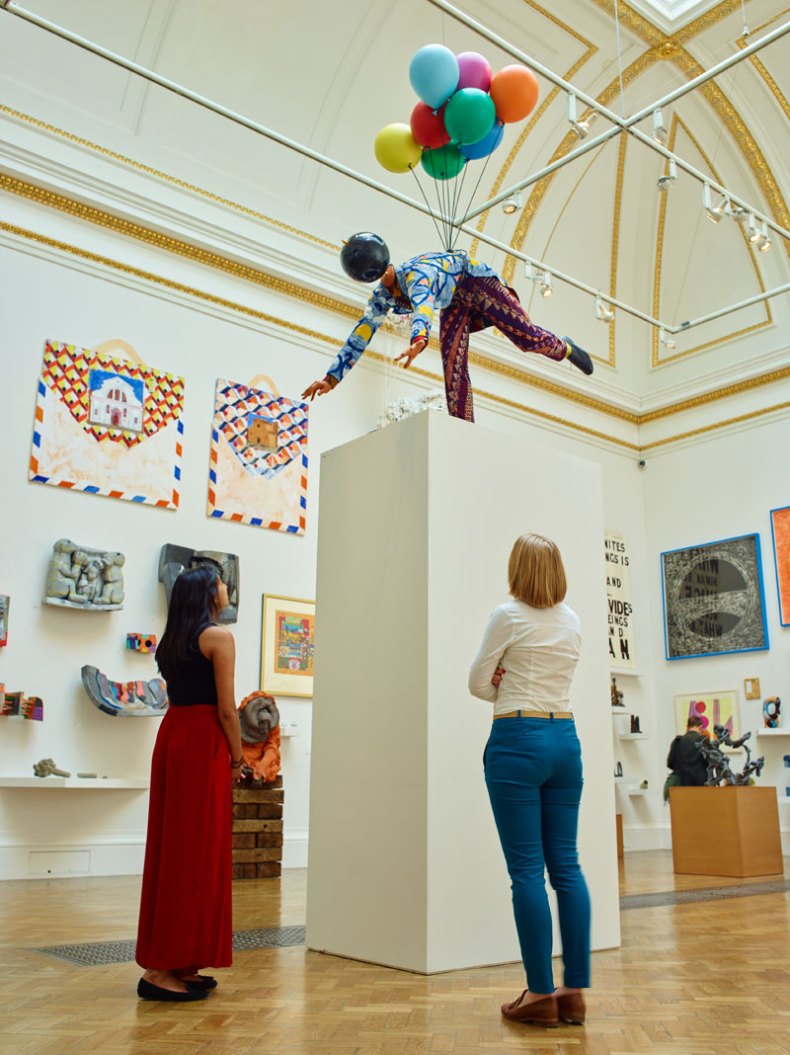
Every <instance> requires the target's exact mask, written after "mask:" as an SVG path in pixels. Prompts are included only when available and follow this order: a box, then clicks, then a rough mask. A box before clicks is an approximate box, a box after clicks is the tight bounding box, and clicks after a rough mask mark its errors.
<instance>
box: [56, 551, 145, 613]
mask: <svg viewBox="0 0 790 1055" xmlns="http://www.w3.org/2000/svg"><path fill="white" fill-rule="evenodd" d="M125 561H126V558H125V557H124V555H123V553H117V552H110V551H106V550H99V549H89V548H88V547H87V546H77V545H76V544H75V543H74V542H72V541H71V540H70V539H67V538H61V539H58V541H57V542H56V543H55V545H54V546H53V549H52V557H51V559H50V562H49V570H48V572H47V585H46V590H45V597H44V603H45V604H54V605H60V606H63V607H66V608H82V609H83V610H86V609H92V610H100V611H104V612H109V611H114V610H116V609H118V608H123V599H124V592H123V571H122V568H123V565H124V563H125Z"/></svg>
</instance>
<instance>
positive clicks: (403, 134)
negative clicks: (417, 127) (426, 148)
mask: <svg viewBox="0 0 790 1055" xmlns="http://www.w3.org/2000/svg"><path fill="white" fill-rule="evenodd" d="M373 150H374V152H375V154H376V161H378V163H379V165H381V167H382V168H385V169H386V170H387V172H408V171H409V169H412V168H414V166H415V165H417V164H419V161H420V158H421V157H422V147H421V146H420V144H419V143H418V142H417V140H416V139H415V138H414V136H413V135H412V134H411V128H410V127H409V126H408V125H405V124H392V125H385V126H384V127H383V128H382V130H381V131H380V132H379V134H378V135H377V136H376V141H375V143H374V144H373Z"/></svg>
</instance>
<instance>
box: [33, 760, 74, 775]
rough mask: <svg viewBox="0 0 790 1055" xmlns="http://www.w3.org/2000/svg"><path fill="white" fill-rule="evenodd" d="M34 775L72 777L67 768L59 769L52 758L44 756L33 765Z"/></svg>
mask: <svg viewBox="0 0 790 1055" xmlns="http://www.w3.org/2000/svg"><path fill="white" fill-rule="evenodd" d="M33 776H36V777H70V776H71V773H67V772H66V770H65V769H58V767H57V766H56V765H55V763H54V762H53V761H52V759H51V758H42V759H41V761H40V762H36V763H35V764H34V765H33Z"/></svg>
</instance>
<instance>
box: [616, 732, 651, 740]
mask: <svg viewBox="0 0 790 1055" xmlns="http://www.w3.org/2000/svg"><path fill="white" fill-rule="evenodd" d="M617 739H618V740H647V733H618V734H617Z"/></svg>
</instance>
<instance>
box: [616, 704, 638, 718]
mask: <svg viewBox="0 0 790 1055" xmlns="http://www.w3.org/2000/svg"><path fill="white" fill-rule="evenodd" d="M633 713H634V712H633V711H627V710H626V709H625V707H612V716H614V715H615V714H624V715H625V717H626V718H630V717H631V715H632V714H633Z"/></svg>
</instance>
